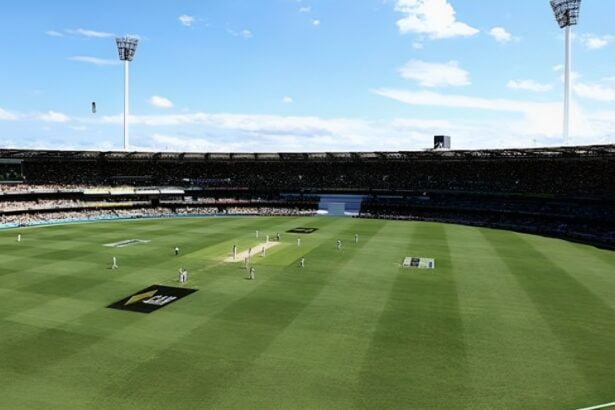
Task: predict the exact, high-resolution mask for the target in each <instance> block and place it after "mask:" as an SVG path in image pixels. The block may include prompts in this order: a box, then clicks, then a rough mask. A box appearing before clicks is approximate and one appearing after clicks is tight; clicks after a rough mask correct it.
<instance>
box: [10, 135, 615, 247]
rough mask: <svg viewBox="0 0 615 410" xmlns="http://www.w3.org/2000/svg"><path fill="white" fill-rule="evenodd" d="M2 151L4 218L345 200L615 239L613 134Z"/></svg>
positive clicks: (443, 218) (392, 214) (299, 206)
mask: <svg viewBox="0 0 615 410" xmlns="http://www.w3.org/2000/svg"><path fill="white" fill-rule="evenodd" d="M0 161H1V162H2V164H4V168H5V171H4V179H5V180H6V179H9V180H10V179H13V180H17V182H20V183H21V182H23V183H24V184H23V185H19V184H18V185H14V186H15V187H16V188H12V189H10V190H8V192H5V193H4V195H1V196H0V200H2V201H3V203H4V204H7V203H10V206H9V208H10V209H12V210H10V211H9V210H5V212H4V216H3V221H2V223H3V224H4V225H5V226H16V225H27V224H29V223H30V222H29V219H30V217H32V216H35V218H34V219H35V221H36V223H39V222H40V221H41V220H43V221H44V220H45V219H46V215H51V216H50V218H51V217H53V218H55V213H57V212H59V211H70V212H80V211H87V212H88V214H92V215H91V217H95V215H96V212H97V210H101V209H102V210H104V211H105V212H103V213H104V215H105V216H106V217H113V216H114V212H115V211H130V212H131V213H134V214H135V215H134V216H141V215H139V212H138V211H139V210H144V212H146V213H149V212H152V210H156V209H157V210H158V211H160V212H163V213H165V214H178V213H179V214H198V215H201V214H212V213H213V214H218V213H227V212H228V210H229V208H237V209H235V211H236V213H240V214H241V213H243V212H242V211H241V210H242V209H246V210H250V211H254V209H257V210H258V209H259V208H283V209H286V210H289V211H292V210H302V211H313V212H316V211H319V210H320V211H324V212H327V211H328V207H329V205H330V204H331V203H336V204H342V205H343V209H342V210H341V213H342V214H344V213H351V214H352V215H353V216H356V217H366V218H394V219H409V220H426V221H440V222H453V223H461V224H467V225H476V226H490V227H496V228H504V229H512V230H518V231H522V232H531V233H538V234H544V235H551V236H556V237H562V238H567V239H572V240H578V241H583V242H588V243H593V244H596V245H600V246H606V247H615V174H614V172H613V169H615V146H613V145H601V146H584V147H560V148H535V149H505V150H476V151H414V152H412V151H405V152H402V151H400V152H330V153H192V152H191V153H172V152H159V153H150V152H99V151H81V152H79V151H75V152H69V151H32V150H0ZM102 187H105V188H102ZM7 201H8V202H7ZM37 201H38V202H37ZM33 203H35V204H34V205H32V204H33ZM62 203H64V204H65V205H60V206H58V204H62ZM20 204H21V206H20ZM45 204H48V206H46V205H45ZM118 215H121V214H118Z"/></svg>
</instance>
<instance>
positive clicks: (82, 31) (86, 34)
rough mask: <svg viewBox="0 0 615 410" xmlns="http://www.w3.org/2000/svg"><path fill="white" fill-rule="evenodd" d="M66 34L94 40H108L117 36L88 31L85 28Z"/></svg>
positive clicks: (70, 30) (68, 31)
mask: <svg viewBox="0 0 615 410" xmlns="http://www.w3.org/2000/svg"><path fill="white" fill-rule="evenodd" d="M66 32H67V33H68V34H72V35H75V36H83V37H92V38H107V37H113V36H115V34H113V33H107V32H104V31H95V30H87V29H83V28H78V29H67V30H66Z"/></svg>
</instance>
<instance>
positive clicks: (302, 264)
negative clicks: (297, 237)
mask: <svg viewBox="0 0 615 410" xmlns="http://www.w3.org/2000/svg"><path fill="white" fill-rule="evenodd" d="M299 267H300V268H301V269H303V268H305V258H304V257H303V256H302V257H301V259H299Z"/></svg>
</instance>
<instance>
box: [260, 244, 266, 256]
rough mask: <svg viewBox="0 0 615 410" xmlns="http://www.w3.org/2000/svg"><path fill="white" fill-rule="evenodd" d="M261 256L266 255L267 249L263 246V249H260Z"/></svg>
mask: <svg viewBox="0 0 615 410" xmlns="http://www.w3.org/2000/svg"><path fill="white" fill-rule="evenodd" d="M261 256H262V257H263V258H264V257H265V256H267V250H266V249H265V247H264V246H263V249H261Z"/></svg>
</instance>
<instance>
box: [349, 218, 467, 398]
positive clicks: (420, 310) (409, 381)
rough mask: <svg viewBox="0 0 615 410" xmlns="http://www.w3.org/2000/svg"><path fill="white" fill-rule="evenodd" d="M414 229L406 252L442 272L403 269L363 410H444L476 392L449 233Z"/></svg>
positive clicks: (376, 347)
mask: <svg viewBox="0 0 615 410" xmlns="http://www.w3.org/2000/svg"><path fill="white" fill-rule="evenodd" d="M413 225H414V226H413V228H412V231H411V232H410V235H409V237H408V241H407V242H406V244H405V246H403V247H402V248H401V249H403V250H404V251H405V253H406V255H405V256H419V257H430V256H434V257H435V258H436V266H437V269H436V270H434V271H429V270H404V269H401V268H400V269H398V273H397V277H396V279H395V283H394V284H393V286H392V287H391V291H390V294H389V297H388V301H387V303H386V307H385V309H384V311H383V313H382V315H381V317H380V319H379V322H378V325H377V326H376V327H375V329H374V332H373V339H372V342H371V345H370V348H369V351H368V353H367V355H366V359H365V363H364V366H363V371H362V376H361V377H362V379H361V389H360V391H361V394H360V396H359V398H358V400H357V405H358V406H360V407H362V408H391V407H399V406H403V407H415V408H444V407H449V406H451V402H450V397H456V400H458V402H457V403H459V402H466V401H467V398H468V394H469V393H470V392H471V387H472V386H471V384H470V382H469V380H468V378H467V361H466V351H465V349H466V346H465V341H464V335H463V327H462V320H461V317H460V315H461V313H460V310H459V304H458V300H457V289H456V282H455V280H456V279H455V277H454V275H453V274H452V261H451V258H450V254H449V249H448V245H447V240H446V231H445V229H444V227H443V226H442V225H436V224H427V223H414V224H413ZM442 391H446V392H447V394H446V395H443V394H442Z"/></svg>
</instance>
